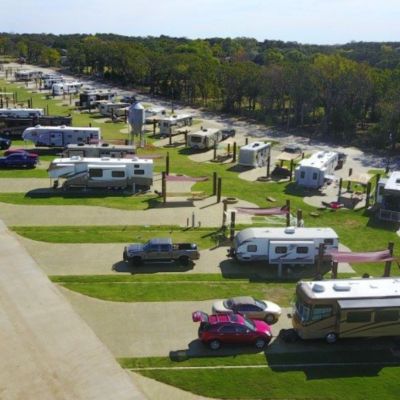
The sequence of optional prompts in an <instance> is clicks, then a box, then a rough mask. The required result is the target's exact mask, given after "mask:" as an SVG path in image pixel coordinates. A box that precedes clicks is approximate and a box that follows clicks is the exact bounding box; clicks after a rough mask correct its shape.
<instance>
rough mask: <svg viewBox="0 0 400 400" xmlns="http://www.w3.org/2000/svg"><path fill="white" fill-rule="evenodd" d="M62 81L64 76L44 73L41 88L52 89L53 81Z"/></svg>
mask: <svg viewBox="0 0 400 400" xmlns="http://www.w3.org/2000/svg"><path fill="white" fill-rule="evenodd" d="M60 82H64V78H63V77H62V76H61V75H55V74H46V75H43V76H42V86H43V89H52V88H53V85H54V84H55V83H60Z"/></svg>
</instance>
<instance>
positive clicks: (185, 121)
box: [160, 115, 193, 136]
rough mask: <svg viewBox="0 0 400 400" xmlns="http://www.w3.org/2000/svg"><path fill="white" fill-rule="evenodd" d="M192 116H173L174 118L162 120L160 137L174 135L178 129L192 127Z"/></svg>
mask: <svg viewBox="0 0 400 400" xmlns="http://www.w3.org/2000/svg"><path fill="white" fill-rule="evenodd" d="M192 121H193V117H192V116H191V115H173V116H172V117H164V118H160V135H161V136H169V135H173V134H174V133H175V131H176V129H177V128H181V127H183V126H190V125H192Z"/></svg>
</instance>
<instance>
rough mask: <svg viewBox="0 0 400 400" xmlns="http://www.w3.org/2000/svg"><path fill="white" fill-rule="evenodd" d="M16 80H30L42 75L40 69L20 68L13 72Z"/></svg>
mask: <svg viewBox="0 0 400 400" xmlns="http://www.w3.org/2000/svg"><path fill="white" fill-rule="evenodd" d="M14 77H15V80H16V81H26V82H28V81H31V80H33V79H38V78H41V77H42V71H36V70H22V71H16V72H15V74H14Z"/></svg>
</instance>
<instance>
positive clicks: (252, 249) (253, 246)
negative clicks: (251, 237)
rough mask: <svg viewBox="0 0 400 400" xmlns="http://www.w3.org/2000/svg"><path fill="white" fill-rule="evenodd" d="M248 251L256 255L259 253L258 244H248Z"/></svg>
mask: <svg viewBox="0 0 400 400" xmlns="http://www.w3.org/2000/svg"><path fill="white" fill-rule="evenodd" d="M247 251H248V252H249V253H255V252H257V245H256V244H248V245H247Z"/></svg>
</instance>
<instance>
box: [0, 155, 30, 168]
mask: <svg viewBox="0 0 400 400" xmlns="http://www.w3.org/2000/svg"><path fill="white" fill-rule="evenodd" d="M37 163H38V157H37V155H36V154H35V155H31V154H29V153H20V152H17V153H13V154H10V155H8V156H5V157H0V167H1V168H21V167H25V168H34V167H35V166H36V164H37Z"/></svg>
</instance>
